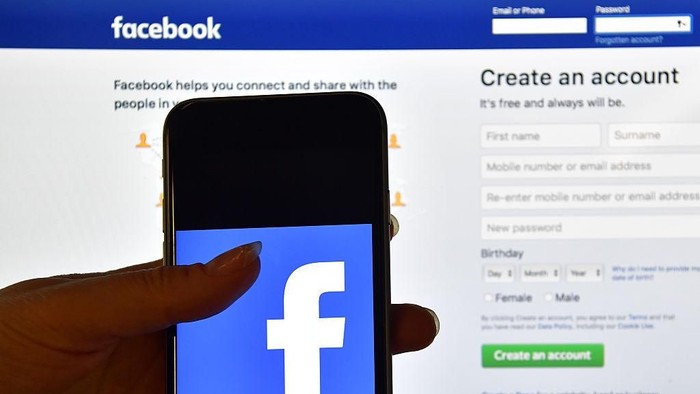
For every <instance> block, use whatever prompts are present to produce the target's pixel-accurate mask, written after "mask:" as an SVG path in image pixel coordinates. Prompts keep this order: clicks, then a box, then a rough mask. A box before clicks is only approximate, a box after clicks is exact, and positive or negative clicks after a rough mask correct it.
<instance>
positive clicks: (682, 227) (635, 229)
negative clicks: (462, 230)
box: [481, 215, 700, 240]
mask: <svg viewBox="0 0 700 394" xmlns="http://www.w3.org/2000/svg"><path fill="white" fill-rule="evenodd" d="M481 238H482V239H485V240H499V239H500V240H502V239H522V240H526V239H650V238H662V239H677V238H700V215H645V216H510V217H504V216H496V217H483V218H482V219H481Z"/></svg>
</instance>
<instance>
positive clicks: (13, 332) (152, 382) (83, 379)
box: [0, 243, 438, 394]
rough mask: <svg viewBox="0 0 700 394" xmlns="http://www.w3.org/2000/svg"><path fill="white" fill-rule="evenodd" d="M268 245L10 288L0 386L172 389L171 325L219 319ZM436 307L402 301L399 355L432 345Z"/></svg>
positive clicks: (3, 318)
mask: <svg viewBox="0 0 700 394" xmlns="http://www.w3.org/2000/svg"><path fill="white" fill-rule="evenodd" d="M259 252H260V244H259V243H253V244H248V245H243V246H241V247H238V248H235V249H232V250H230V251H228V252H225V253H223V254H221V255H219V256H217V257H215V258H214V259H213V260H212V261H210V262H209V263H207V264H194V265H186V266H174V267H173V266H163V265H162V261H161V260H158V261H154V262H151V263H147V264H142V265H136V266H132V267H127V268H123V269H120V270H116V271H110V272H105V273H95V274H83V275H66V276H57V277H51V278H42V279H33V280H28V281H25V282H20V283H18V284H15V285H12V286H10V287H7V288H5V289H2V290H0V387H2V390H3V392H8V393H59V392H60V393H122V392H123V393H149V394H150V393H162V392H164V391H165V381H166V377H165V365H166V364H165V362H166V360H165V359H166V354H165V353H166V338H167V336H166V331H165V330H166V328H167V327H169V326H171V325H173V324H176V323H179V322H186V321H193V320H199V319H203V318H206V317H209V316H212V315H214V314H216V313H218V312H220V311H222V310H224V309H226V308H227V307H228V306H229V305H231V303H233V302H234V301H235V300H236V299H238V297H240V296H241V295H242V294H243V293H244V292H245V291H246V290H247V289H248V288H249V287H250V286H251V285H252V284H253V282H254V281H255V279H256V278H257V276H258V273H259V272H260V260H259V258H258V254H259ZM433 316H434V315H433V314H432V312H431V311H429V310H428V309H425V308H422V307H420V306H416V305H409V304H403V305H392V307H391V327H390V330H391V344H390V347H391V351H392V353H393V354H398V353H402V352H407V351H414V350H419V349H422V348H424V347H426V346H427V345H429V344H430V343H431V342H432V341H433V339H434V337H435V335H436V334H437V330H438V325H437V320H436V319H434V317H433Z"/></svg>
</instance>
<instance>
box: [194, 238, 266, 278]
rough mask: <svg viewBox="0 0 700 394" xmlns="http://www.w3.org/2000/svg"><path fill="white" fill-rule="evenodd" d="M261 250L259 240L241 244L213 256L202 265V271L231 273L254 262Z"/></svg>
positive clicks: (219, 273)
mask: <svg viewBox="0 0 700 394" xmlns="http://www.w3.org/2000/svg"><path fill="white" fill-rule="evenodd" d="M261 250H262V242H260V241H255V242H251V243H249V244H245V245H241V246H239V247H237V248H234V249H231V250H229V251H227V252H224V253H222V254H220V255H218V256H216V257H214V258H213V259H212V260H211V261H210V262H208V263H207V264H205V265H204V271H205V272H206V273H207V274H209V275H228V274H233V273H235V272H237V271H239V270H241V269H243V268H245V267H247V266H249V265H251V264H252V263H253V262H255V260H256V259H257V258H258V256H259V255H260V251H261Z"/></svg>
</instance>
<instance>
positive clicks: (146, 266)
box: [51, 259, 163, 279]
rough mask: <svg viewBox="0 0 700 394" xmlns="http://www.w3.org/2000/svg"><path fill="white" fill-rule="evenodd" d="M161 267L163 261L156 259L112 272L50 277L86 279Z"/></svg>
mask: <svg viewBox="0 0 700 394" xmlns="http://www.w3.org/2000/svg"><path fill="white" fill-rule="evenodd" d="M162 266H163V259H158V260H154V261H151V262H148V263H143V264H136V265H131V266H128V267H123V268H118V269H116V270H112V271H106V272H90V273H86V274H67V275H57V276H52V277H51V278H63V279H86V278H94V277H98V276H105V275H113V274H119V273H122V272H132V271H141V270H147V269H151V268H157V267H162Z"/></svg>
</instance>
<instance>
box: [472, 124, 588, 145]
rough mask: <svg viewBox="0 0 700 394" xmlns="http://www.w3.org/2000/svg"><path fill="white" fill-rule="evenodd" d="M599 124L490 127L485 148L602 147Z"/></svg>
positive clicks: (486, 130)
mask: <svg viewBox="0 0 700 394" xmlns="http://www.w3.org/2000/svg"><path fill="white" fill-rule="evenodd" d="M600 134H601V133H600V125H597V124H488V125H483V126H481V146H482V147H483V148H580V147H598V146H600Z"/></svg>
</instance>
